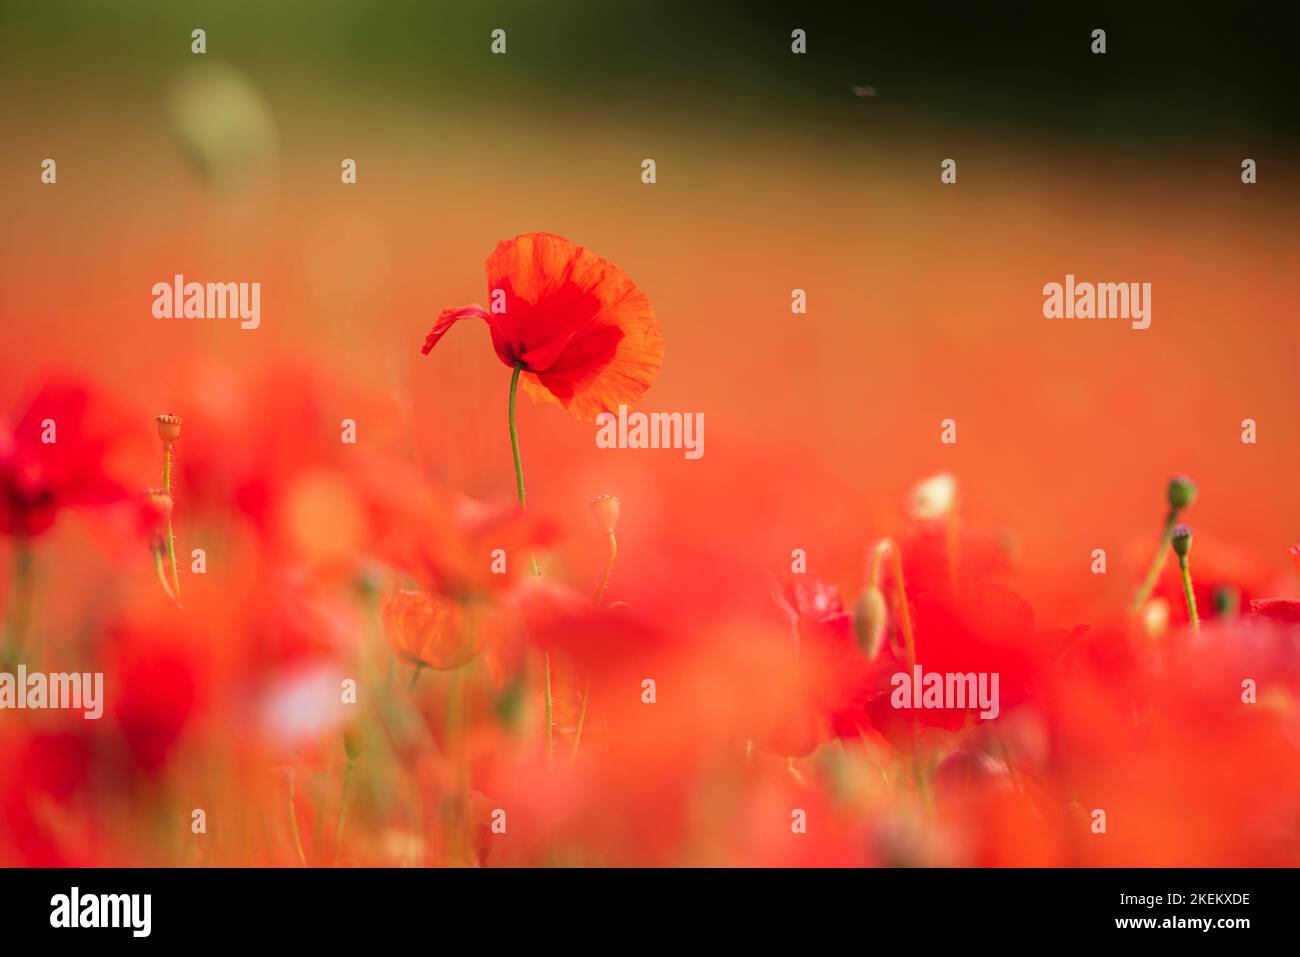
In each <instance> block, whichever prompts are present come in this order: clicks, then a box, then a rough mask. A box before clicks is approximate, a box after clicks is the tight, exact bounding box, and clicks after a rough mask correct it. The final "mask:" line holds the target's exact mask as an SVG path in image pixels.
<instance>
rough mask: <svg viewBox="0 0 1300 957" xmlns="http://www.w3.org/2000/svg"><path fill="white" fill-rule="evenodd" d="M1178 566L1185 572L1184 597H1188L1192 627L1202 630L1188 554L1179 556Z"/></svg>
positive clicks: (1195, 629) (1188, 609)
mask: <svg viewBox="0 0 1300 957" xmlns="http://www.w3.org/2000/svg"><path fill="white" fill-rule="evenodd" d="M1178 568H1179V569H1180V570H1181V571H1182V573H1183V597H1184V598H1185V599H1187V615H1188V617H1190V618H1191V619H1192V629H1193V630H1194V631H1200V630H1201V616H1200V615H1198V614H1197V613H1196V593H1195V592H1193V591H1192V570H1191V567H1190V565H1189V564H1188V561H1187V556H1186V555H1180V556H1179V558H1178Z"/></svg>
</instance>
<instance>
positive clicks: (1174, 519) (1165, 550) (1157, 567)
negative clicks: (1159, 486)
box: [1130, 508, 1178, 612]
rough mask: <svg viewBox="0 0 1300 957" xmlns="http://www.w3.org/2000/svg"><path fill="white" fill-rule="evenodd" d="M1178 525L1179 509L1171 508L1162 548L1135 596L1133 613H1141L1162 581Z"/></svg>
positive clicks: (1161, 542) (1161, 537) (1157, 550)
mask: <svg viewBox="0 0 1300 957" xmlns="http://www.w3.org/2000/svg"><path fill="white" fill-rule="evenodd" d="M1177 524H1178V509H1176V508H1171V509H1170V510H1169V517H1168V518H1167V519H1165V533H1164V534H1163V535H1162V536H1160V547H1159V548H1158V549H1156V557H1155V558H1153V559H1152V560H1151V568H1150V569H1148V571H1147V577H1146V579H1145V580H1143V582H1142V587H1141V588H1139V589H1138V592H1137V594H1136V595H1134V596H1133V605H1132V607H1131V609H1130V610H1131V611H1134V612H1137V611H1139V610H1140V609H1141V608H1142V606H1143V605H1145V604H1146V602H1147V599H1148V598H1150V597H1151V592H1152V591H1154V590H1155V587H1156V582H1158V581H1159V580H1160V572H1161V571H1163V570H1164V567H1165V559H1166V558H1168V557H1169V545H1170V543H1171V542H1172V541H1173V539H1174V526H1176V525H1177Z"/></svg>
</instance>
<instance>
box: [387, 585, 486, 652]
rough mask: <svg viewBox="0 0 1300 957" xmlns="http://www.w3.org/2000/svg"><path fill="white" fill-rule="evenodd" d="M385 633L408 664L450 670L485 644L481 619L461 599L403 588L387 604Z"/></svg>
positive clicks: (395, 650) (394, 649) (389, 641)
mask: <svg viewBox="0 0 1300 957" xmlns="http://www.w3.org/2000/svg"><path fill="white" fill-rule="evenodd" d="M384 634H385V635H387V637H388V643H389V644H390V645H391V646H392V648H393V651H394V653H395V654H396V655H397V657H398V658H399V659H401V660H402V661H404V662H406V663H407V664H411V665H417V666H421V665H422V666H424V667H426V668H435V669H437V670H439V671H450V670H451V669H453V668H459V667H460V666H461V665H463V664H466V663H467V662H469V661H471V660H473V658H474V656H475V655H477V654H478V653H479V651H480V650H481V649H482V647H483V635H482V632H481V631H480V629H479V623H478V622H477V621H476V620H474V618H473V616H472V614H471V613H467V612H466V611H465V609H464V608H462V607H461V605H460V603H459V602H456V601H452V600H451V599H450V598H442V597H439V596H437V595H429V594H427V593H425V592H421V591H410V590H408V589H402V590H401V591H398V592H395V593H394V594H393V595H392V596H391V597H390V598H389V599H388V601H387V602H386V603H385V605H384Z"/></svg>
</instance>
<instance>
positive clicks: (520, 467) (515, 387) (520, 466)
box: [510, 362, 555, 762]
mask: <svg viewBox="0 0 1300 957" xmlns="http://www.w3.org/2000/svg"><path fill="white" fill-rule="evenodd" d="M523 368H524V366H523V363H522V362H515V371H514V374H513V375H512V376H511V377H510V451H511V452H513V453H514V457H515V488H516V490H517V491H518V492H519V507H520V508H523V507H524V502H525V495H524V463H523V460H522V459H520V457H519V430H518V429H517V428H516V427H515V399H516V398H517V396H518V394H519V373H520V372H521V371H523ZM530 557H531V558H532V563H533V574H534V575H536V576H537V577H538V578H540V577H541V575H542V570H541V568H540V567H538V564H537V556H536V555H532V556H530ZM544 655H545V667H546V760H547V761H548V762H549V761H550V760H551V758H552V755H553V754H554V751H555V742H554V729H553V723H554V722H553V720H552V702H551V653H550V652H549V651H548V652H545V653H544Z"/></svg>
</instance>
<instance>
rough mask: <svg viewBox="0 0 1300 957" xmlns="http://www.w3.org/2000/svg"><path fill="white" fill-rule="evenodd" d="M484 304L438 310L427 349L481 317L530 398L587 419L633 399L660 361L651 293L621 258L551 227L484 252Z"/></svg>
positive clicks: (660, 338)
mask: <svg viewBox="0 0 1300 957" xmlns="http://www.w3.org/2000/svg"><path fill="white" fill-rule="evenodd" d="M487 275H488V290H489V296H490V301H491V303H492V306H491V310H490V311H489V310H485V309H484V308H483V307H482V306H479V305H471V306H464V307H462V308H460V309H445V310H443V312H442V314H441V315H440V316H439V317H438V321H437V323H435V324H434V327H433V329H432V330H431V331H430V332H429V335H428V337H427V338H426V339H425V342H424V348H423V350H421V351H422V352H424V353H425V354H426V355H427V354H428V353H429V351H430V350H431V349H433V347H434V346H435V345H437V344H438V340H439V339H441V338H442V337H443V336H444V335H446V333H447V330H448V329H450V328H451V327H452V326H453V325H454V324H455V323H456V322H458V321H460V320H461V319H469V318H474V317H477V318H480V319H482V320H484V321H485V322H486V323H487V324H488V328H489V329H490V330H491V333H492V345H493V348H495V349H496V353H497V356H498V357H499V358H500V359H501V361H502V362H504V363H505V364H506V365H507V366H510V367H511V368H512V369H513V368H514V367H515V365H516V364H518V365H519V367H520V368H521V370H522V373H523V374H522V376H521V378H522V380H523V383H524V388H525V389H526V390H527V391H528V394H529V395H530V396H532V398H533V401H534V402H551V403H554V404H555V405H558V406H560V407H562V408H564V409H565V410H566V411H568V412H569V413H571V414H572V415H574V416H575V417H576V418H578V419H582V420H584V421H588V422H590V421H594V420H595V418H596V416H597V415H598V414H599V413H601V412H607V411H608V412H612V411H616V410H617V409H618V407H619V405H629V404H631V403H633V402H635V401H636V400H637V399H639V398H640V397H641V396H642V395H643V394H644V393H645V390H646V389H648V388H649V387H650V384H651V383H652V382H654V379H655V376H656V375H657V374H658V372H659V367H660V365H662V364H663V355H664V340H663V333H662V332H661V331H660V329H659V324H658V322H657V321H656V320H655V314H654V309H653V307H652V306H651V305H650V300H649V299H647V298H646V296H645V294H644V293H643V292H641V290H639V289H638V288H637V287H636V284H635V283H634V282H632V280H631V279H629V278H628V277H627V274H626V273H624V272H623V270H622V269H620V268H619V267H618V266H616V265H614V264H613V263H611V262H609V261H608V260H606V259H602V258H601V257H599V256H597V255H596V254H595V253H593V252H591V251H590V250H588V249H585V248H583V247H582V246H575V245H574V244H573V243H571V242H569V241H568V240H567V239H564V238H562V237H560V236H555V235H552V234H551V233H528V234H526V235H523V236H519V237H517V238H515V239H511V240H507V241H505V242H502V243H499V244H498V245H497V248H496V249H495V250H494V251H493V253H492V255H490V256H488V258H487Z"/></svg>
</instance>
